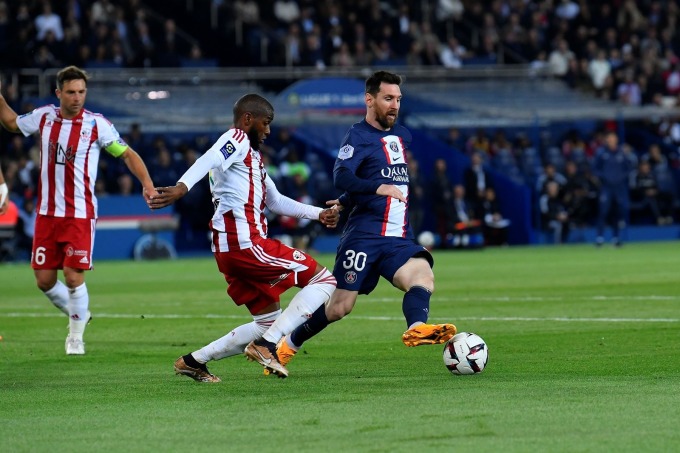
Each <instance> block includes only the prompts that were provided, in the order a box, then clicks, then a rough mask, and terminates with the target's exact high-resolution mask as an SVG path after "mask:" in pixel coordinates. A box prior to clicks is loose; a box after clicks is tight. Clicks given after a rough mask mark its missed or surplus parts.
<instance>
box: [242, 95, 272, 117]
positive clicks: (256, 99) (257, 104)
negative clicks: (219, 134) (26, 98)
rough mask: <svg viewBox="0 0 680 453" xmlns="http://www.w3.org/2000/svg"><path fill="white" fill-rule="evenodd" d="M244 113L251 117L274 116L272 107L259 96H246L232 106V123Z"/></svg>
mask: <svg viewBox="0 0 680 453" xmlns="http://www.w3.org/2000/svg"><path fill="white" fill-rule="evenodd" d="M246 113H251V114H252V115H253V116H256V117H262V116H268V117H273V116H274V107H273V106H272V105H271V104H270V103H269V101H268V100H266V99H265V98H264V97H262V96H260V95H259V94H254V93H250V94H246V95H244V96H241V98H240V99H239V100H238V101H236V104H234V123H236V122H237V121H238V119H239V118H241V116H243V115H244V114H246Z"/></svg>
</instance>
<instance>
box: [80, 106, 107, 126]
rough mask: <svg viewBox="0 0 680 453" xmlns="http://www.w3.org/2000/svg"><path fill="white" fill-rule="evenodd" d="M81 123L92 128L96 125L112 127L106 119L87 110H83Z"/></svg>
mask: <svg viewBox="0 0 680 453" xmlns="http://www.w3.org/2000/svg"><path fill="white" fill-rule="evenodd" d="M83 123H91V124H92V125H93V126H94V125H95V124H96V125H98V126H109V127H113V123H112V122H111V121H110V120H109V119H108V118H107V117H105V116H104V115H102V114H101V113H96V112H92V111H90V110H87V109H83Z"/></svg>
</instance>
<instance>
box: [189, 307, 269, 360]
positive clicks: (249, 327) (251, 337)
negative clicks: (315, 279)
mask: <svg viewBox="0 0 680 453" xmlns="http://www.w3.org/2000/svg"><path fill="white" fill-rule="evenodd" d="M280 314H281V310H277V311H274V312H272V313H267V314H266V315H261V316H253V322H249V323H248V324H243V325H241V326H238V327H237V328H235V329H234V330H232V331H231V332H229V333H228V334H226V335H225V336H223V337H222V338H220V339H218V340H215V341H213V342H212V343H210V344H209V345H207V346H204V347H202V348H201V349H199V350H198V351H195V352H192V353H191V355H192V356H193V357H194V359H196V361H197V362H199V363H207V362H209V361H211V360H220V359H223V358H225V357H230V356H232V355H238V354H243V350H244V349H245V348H246V346H248V343H250V342H251V341H255V340H257V339H259V338H262V334H264V333H265V332H266V331H267V329H268V328H269V327H270V326H271V325H272V324H273V323H274V321H275V320H276V318H278V316H279V315H280Z"/></svg>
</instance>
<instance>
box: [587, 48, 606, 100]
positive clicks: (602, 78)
mask: <svg viewBox="0 0 680 453" xmlns="http://www.w3.org/2000/svg"><path fill="white" fill-rule="evenodd" d="M588 74H589V75H590V81H591V82H592V84H593V88H595V92H596V94H598V95H600V94H601V93H602V92H603V91H604V89H605V83H606V82H607V78H609V77H610V74H611V64H610V63H609V61H607V53H606V52H605V51H604V50H603V49H600V50H598V51H597V58H595V59H593V60H591V61H590V63H588Z"/></svg>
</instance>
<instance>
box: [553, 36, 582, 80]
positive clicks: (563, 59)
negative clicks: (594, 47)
mask: <svg viewBox="0 0 680 453" xmlns="http://www.w3.org/2000/svg"><path fill="white" fill-rule="evenodd" d="M574 58H575V56H574V53H573V52H572V51H571V50H569V43H568V42H567V40H566V39H560V40H558V41H557V46H556V48H555V50H553V51H552V52H550V56H549V57H548V65H549V66H550V70H551V71H552V73H553V74H554V75H556V76H558V77H566V75H567V73H568V72H569V65H570V63H571V61H572V60H573V59H574Z"/></svg>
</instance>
